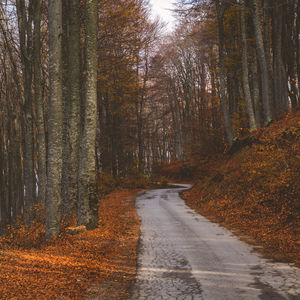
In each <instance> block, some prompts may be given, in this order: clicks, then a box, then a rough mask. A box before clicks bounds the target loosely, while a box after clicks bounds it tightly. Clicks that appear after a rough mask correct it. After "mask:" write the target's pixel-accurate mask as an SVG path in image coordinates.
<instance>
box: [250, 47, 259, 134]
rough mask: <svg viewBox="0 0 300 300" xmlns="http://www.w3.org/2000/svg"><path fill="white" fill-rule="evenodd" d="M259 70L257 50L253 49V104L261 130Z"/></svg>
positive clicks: (257, 123)
mask: <svg viewBox="0 0 300 300" xmlns="http://www.w3.org/2000/svg"><path fill="white" fill-rule="evenodd" d="M257 69H258V68H257V56H256V49H255V48H253V62H252V66H251V72H252V89H253V102H254V111H255V120H256V125H257V127H258V128H260V126H261V117H260V106H259V83H258V70H257Z"/></svg>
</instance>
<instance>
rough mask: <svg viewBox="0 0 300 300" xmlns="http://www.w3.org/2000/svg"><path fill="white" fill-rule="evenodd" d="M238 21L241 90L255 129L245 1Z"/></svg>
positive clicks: (242, 1)
mask: <svg viewBox="0 0 300 300" xmlns="http://www.w3.org/2000/svg"><path fill="white" fill-rule="evenodd" d="M240 19H241V36H242V72H243V88H244V95H245V101H246V106H247V113H248V120H249V127H250V129H257V126H256V122H255V115H254V111H253V104H252V99H251V93H250V86H249V71H248V50H247V39H246V21H245V0H240Z"/></svg>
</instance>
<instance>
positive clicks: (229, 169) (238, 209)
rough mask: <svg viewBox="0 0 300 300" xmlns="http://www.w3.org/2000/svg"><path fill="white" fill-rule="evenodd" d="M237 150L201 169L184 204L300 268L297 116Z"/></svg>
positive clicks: (260, 133)
mask: <svg viewBox="0 0 300 300" xmlns="http://www.w3.org/2000/svg"><path fill="white" fill-rule="evenodd" d="M236 145H238V147H237V148H236V149H233V151H231V154H230V155H226V156H223V157H221V158H219V159H217V160H210V161H208V162H206V163H203V164H201V166H200V167H199V171H198V175H197V182H196V184H195V186H194V187H193V188H192V189H191V190H189V191H186V192H184V193H183V196H184V198H185V199H186V201H187V204H188V205H189V206H191V207H192V208H193V209H195V210H196V211H197V212H199V213H201V214H203V215H205V216H207V217H208V218H209V219H211V220H213V221H216V222H219V223H221V224H223V225H225V226H227V227H229V228H230V229H236V230H237V232H238V234H239V235H241V236H244V237H245V236H246V238H247V239H248V241H251V240H252V242H253V243H256V244H257V243H258V244H260V245H262V246H263V251H264V254H266V255H268V256H269V257H271V258H275V259H278V260H285V261H290V262H294V263H296V265H298V266H300V176H299V174H300V156H299V153H300V112H297V113H295V114H290V115H288V116H287V117H286V118H285V119H283V120H281V121H279V122H274V123H272V124H271V125H270V126H269V127H268V128H266V129H261V130H259V131H257V132H255V133H253V134H251V135H250V136H249V137H247V139H245V140H244V141H243V142H240V143H237V144H236ZM229 152H230V151H229Z"/></svg>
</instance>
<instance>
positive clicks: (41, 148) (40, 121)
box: [33, 0, 47, 203]
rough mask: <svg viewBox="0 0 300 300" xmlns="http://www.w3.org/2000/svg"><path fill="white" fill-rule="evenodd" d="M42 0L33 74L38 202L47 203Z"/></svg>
mask: <svg viewBox="0 0 300 300" xmlns="http://www.w3.org/2000/svg"><path fill="white" fill-rule="evenodd" d="M41 2H42V1H41V0H35V2H34V33H33V40H34V44H33V47H34V48H33V53H34V57H33V74H34V97H35V105H36V112H37V116H36V118H37V122H36V123H37V132H38V133H37V135H38V136H37V137H38V201H39V202H40V203H45V202H46V181H47V173H46V172H47V170H46V139H45V124H44V103H43V99H42V87H41V53H40V49H41V40H40V23H41Z"/></svg>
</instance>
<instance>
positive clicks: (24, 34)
mask: <svg viewBox="0 0 300 300" xmlns="http://www.w3.org/2000/svg"><path fill="white" fill-rule="evenodd" d="M30 3H31V2H30ZM31 4H32V3H31ZM16 7H17V15H18V27H19V38H20V50H21V61H22V71H23V85H24V113H25V120H26V122H25V139H24V142H25V144H24V150H25V153H24V180H25V182H24V184H25V209H26V210H29V208H30V206H31V204H32V203H33V202H34V201H35V196H36V195H35V174H34V155H33V151H34V142H33V116H32V93H31V88H32V64H31V55H32V53H31V51H32V25H31V24H32V20H31V17H32V11H30V9H31V7H29V11H28V19H27V14H26V6H25V1H24V0H17V1H16Z"/></svg>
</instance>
